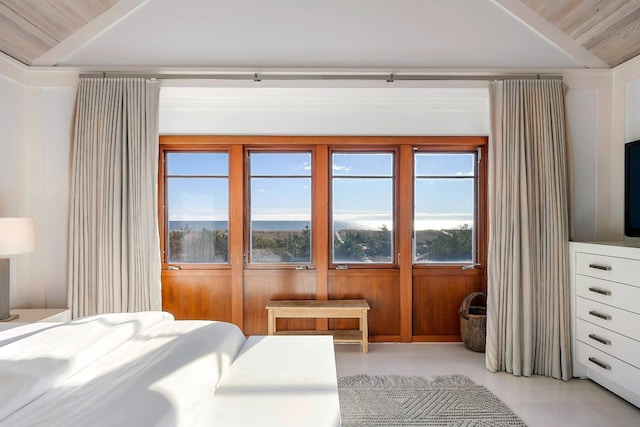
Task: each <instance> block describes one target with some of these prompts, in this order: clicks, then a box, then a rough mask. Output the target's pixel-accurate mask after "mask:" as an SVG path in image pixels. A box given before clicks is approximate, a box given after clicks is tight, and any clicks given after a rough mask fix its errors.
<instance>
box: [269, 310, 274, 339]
mask: <svg viewBox="0 0 640 427" xmlns="http://www.w3.org/2000/svg"><path fill="white" fill-rule="evenodd" d="M267 316H268V317H267V332H268V334H269V335H275V333H276V316H275V314H274V312H273V310H269V313H268V315H267Z"/></svg>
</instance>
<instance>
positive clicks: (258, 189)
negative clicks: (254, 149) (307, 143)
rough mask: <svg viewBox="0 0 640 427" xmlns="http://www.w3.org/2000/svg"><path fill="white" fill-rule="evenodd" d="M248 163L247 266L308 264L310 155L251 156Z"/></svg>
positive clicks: (309, 248)
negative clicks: (256, 264)
mask: <svg viewBox="0 0 640 427" xmlns="http://www.w3.org/2000/svg"><path fill="white" fill-rule="evenodd" d="M250 161H251V174H252V177H251V181H250V187H251V188H250V194H251V196H250V199H251V200H250V205H249V206H250V224H249V225H250V247H249V260H250V262H251V263H262V264H279V263H292V264H308V263H310V262H311V153H251V157H250ZM253 175H258V177H254V176H253ZM301 176H308V178H304V177H301Z"/></svg>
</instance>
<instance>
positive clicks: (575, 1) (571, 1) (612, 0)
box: [520, 0, 640, 67]
mask: <svg viewBox="0 0 640 427" xmlns="http://www.w3.org/2000/svg"><path fill="white" fill-rule="evenodd" d="M520 1H521V2H522V3H523V4H525V5H526V6H527V7H529V8H530V9H531V10H533V11H534V12H535V13H537V14H538V15H540V16H541V17H543V18H544V19H545V20H547V21H548V22H549V23H551V24H552V25H554V26H555V27H556V28H558V29H559V30H560V31H562V32H563V33H565V34H566V35H567V36H569V37H570V38H571V39H572V40H573V41H574V42H576V43H578V44H579V45H581V46H582V47H584V48H586V49H588V50H589V51H591V53H593V54H594V55H596V56H597V57H599V58H600V59H602V60H603V61H604V62H606V63H607V64H609V65H610V66H611V67H615V66H616V65H620V64H622V63H623V62H625V61H628V60H629V59H631V58H633V57H635V56H637V55H638V54H640V0H520Z"/></svg>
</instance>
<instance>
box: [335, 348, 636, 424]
mask: <svg viewBox="0 0 640 427" xmlns="http://www.w3.org/2000/svg"><path fill="white" fill-rule="evenodd" d="M336 364H337V370H338V377H342V376H347V375H357V374H371V375H383V374H395V375H418V376H423V377H432V376H434V375H447V374H463V375H466V376H468V377H469V378H471V379H472V380H473V381H474V382H475V383H476V384H481V385H483V386H485V387H487V388H488V389H489V390H490V391H491V392H493V393H494V394H495V395H496V396H498V397H499V398H500V399H501V400H502V401H503V402H504V403H506V404H507V405H508V406H509V407H510V408H511V410H512V411H513V412H515V413H516V414H517V415H518V416H519V417H520V418H521V419H522V420H523V421H524V422H525V423H526V424H527V426H529V427H537V426H541V427H542V426H543V427H554V426H562V427H565V426H580V427H587V426H593V427H605V426H616V427H638V426H640V409H639V408H637V407H635V406H633V405H632V404H630V403H628V402H626V401H625V400H623V399H621V398H619V397H618V396H616V395H615V394H613V393H611V392H609V391H608V390H606V389H604V388H602V387H600V386H599V385H598V384H596V383H594V382H591V381H589V380H580V379H574V380H571V381H568V382H564V381H560V380H555V379H552V378H546V377H540V376H534V377H530V378H525V377H514V376H513V375H510V374H507V373H504V372H503V373H495V374H494V373H491V372H489V371H487V370H486V369H485V364H484V353H475V352H472V351H469V350H467V349H466V348H464V346H463V345H462V344H461V343H451V344H449V343H446V344H445V343H414V344H370V345H369V353H368V354H363V353H362V352H361V350H360V347H359V346H358V345H354V344H337V345H336Z"/></svg>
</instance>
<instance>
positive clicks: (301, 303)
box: [266, 299, 369, 353]
mask: <svg viewBox="0 0 640 427" xmlns="http://www.w3.org/2000/svg"><path fill="white" fill-rule="evenodd" d="M266 309H267V310H268V315H269V317H268V332H269V335H333V340H334V341H335V342H350V343H360V344H361V345H362V352H363V353H368V352H369V327H368V325H367V311H368V310H369V304H368V303H367V301H366V300H364V299H350V300H327V301H319V300H286V301H269V303H268V304H267V306H266ZM278 318H326V319H351V318H356V319H359V320H360V328H359V329H336V330H332V331H316V330H304V331H276V319H278Z"/></svg>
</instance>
